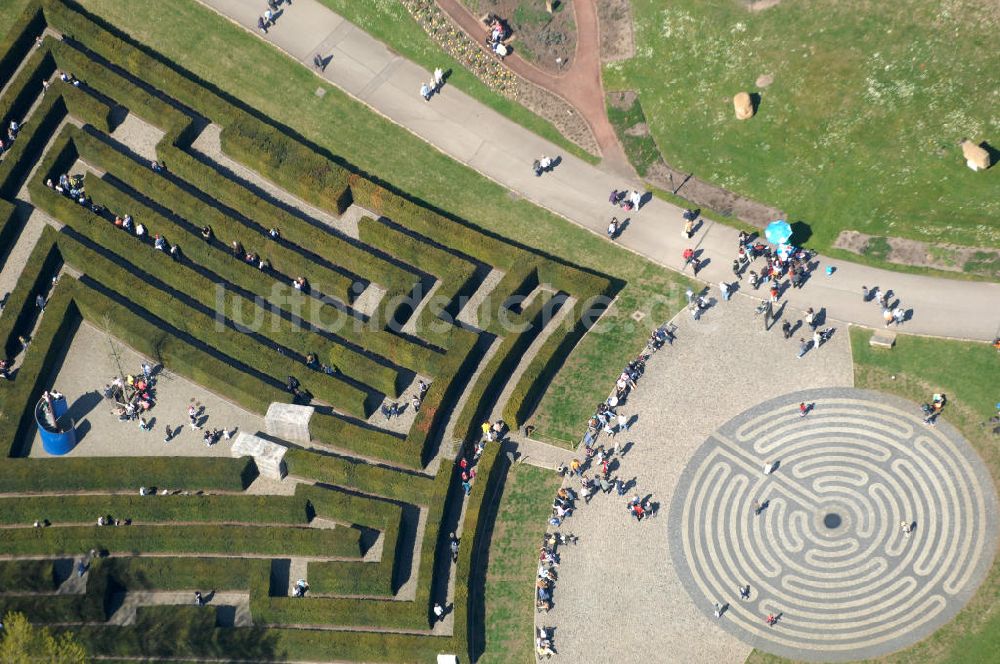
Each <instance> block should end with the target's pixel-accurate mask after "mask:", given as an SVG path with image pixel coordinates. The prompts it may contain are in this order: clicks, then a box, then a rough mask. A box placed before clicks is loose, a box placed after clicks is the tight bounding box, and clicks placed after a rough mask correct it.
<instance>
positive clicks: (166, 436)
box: [163, 424, 174, 443]
mask: <svg viewBox="0 0 1000 664" xmlns="http://www.w3.org/2000/svg"><path fill="white" fill-rule="evenodd" d="M173 437H174V430H173V429H171V428H170V425H169V424H168V425H167V426H166V433H164V434H163V442H164V443H169V442H170V439H171V438H173Z"/></svg>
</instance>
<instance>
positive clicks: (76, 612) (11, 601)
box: [0, 572, 105, 623]
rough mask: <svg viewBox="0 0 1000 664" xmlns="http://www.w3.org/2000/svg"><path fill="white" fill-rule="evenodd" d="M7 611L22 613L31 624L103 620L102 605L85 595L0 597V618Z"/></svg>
mask: <svg viewBox="0 0 1000 664" xmlns="http://www.w3.org/2000/svg"><path fill="white" fill-rule="evenodd" d="M74 573H75V572H74ZM8 611H17V612H18V613H23V614H24V615H26V616H27V617H28V620H30V621H31V622H33V623H52V622H104V620H105V615H104V609H103V608H102V605H101V604H99V603H97V602H94V601H93V599H92V598H91V597H89V596H87V595H21V596H6V597H5V596H0V616H3V615H6V614H7V612H8Z"/></svg>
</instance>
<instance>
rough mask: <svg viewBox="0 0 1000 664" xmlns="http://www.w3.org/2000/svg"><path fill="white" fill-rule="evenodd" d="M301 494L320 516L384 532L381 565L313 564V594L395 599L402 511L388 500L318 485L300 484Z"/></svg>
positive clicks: (310, 566) (310, 578)
mask: <svg viewBox="0 0 1000 664" xmlns="http://www.w3.org/2000/svg"><path fill="white" fill-rule="evenodd" d="M298 493H299V494H301V496H302V497H303V498H306V499H308V500H309V503H310V504H311V505H312V507H313V509H314V510H315V512H316V516H318V517H322V518H327V519H332V520H334V521H338V522H342V523H352V524H360V525H364V526H367V527H369V528H374V529H376V530H379V531H380V532H381V533H382V558H381V560H380V562H378V563H351V562H310V563H309V565H308V578H309V586H310V589H311V590H312V592H314V593H329V594H333V595H367V596H391V595H392V594H393V588H392V583H393V573H394V569H395V561H396V556H397V550H396V547H397V544H398V543H399V534H400V528H401V526H402V517H403V511H402V509H401V508H400V507H399V506H398V505H394V504H392V503H388V502H385V501H379V500H373V499H371V498H367V497H363V496H354V495H351V494H348V493H344V492H342V491H332V490H330V489H324V488H321V487H318V486H309V487H303V486H301V485H300V487H299V490H298Z"/></svg>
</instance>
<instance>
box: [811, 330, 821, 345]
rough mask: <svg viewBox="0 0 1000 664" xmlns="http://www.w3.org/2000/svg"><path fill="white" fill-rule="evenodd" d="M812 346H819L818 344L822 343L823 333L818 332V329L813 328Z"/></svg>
mask: <svg viewBox="0 0 1000 664" xmlns="http://www.w3.org/2000/svg"><path fill="white" fill-rule="evenodd" d="M812 342H813V348H819V347H820V344H822V343H823V335H822V334H820V333H819V330H813V338H812Z"/></svg>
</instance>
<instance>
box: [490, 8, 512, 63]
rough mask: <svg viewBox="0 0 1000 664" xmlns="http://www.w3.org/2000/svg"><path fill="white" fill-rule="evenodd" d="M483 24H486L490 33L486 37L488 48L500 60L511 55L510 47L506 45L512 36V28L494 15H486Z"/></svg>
mask: <svg viewBox="0 0 1000 664" xmlns="http://www.w3.org/2000/svg"><path fill="white" fill-rule="evenodd" d="M483 23H485V24H486V29H487V31H488V34H487V35H486V46H487V48H489V49H490V50H491V51H492V52H493V53H494V54H495V55H496V56H497V57H498V58H500V60H503V59H504V58H505V57H507V54H508V53H510V47H508V46H507V43H506V42H507V40H508V39H510V36H511V34H512V32H511V29H510V26H509V25H508V24H507V21H505V20H503V19H502V18H500V17H499V16H497V15H496V14H492V13H491V14H487V15H486V18H484V19H483Z"/></svg>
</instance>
